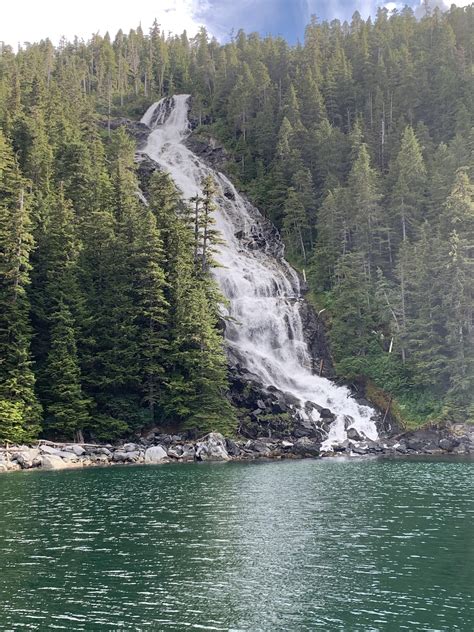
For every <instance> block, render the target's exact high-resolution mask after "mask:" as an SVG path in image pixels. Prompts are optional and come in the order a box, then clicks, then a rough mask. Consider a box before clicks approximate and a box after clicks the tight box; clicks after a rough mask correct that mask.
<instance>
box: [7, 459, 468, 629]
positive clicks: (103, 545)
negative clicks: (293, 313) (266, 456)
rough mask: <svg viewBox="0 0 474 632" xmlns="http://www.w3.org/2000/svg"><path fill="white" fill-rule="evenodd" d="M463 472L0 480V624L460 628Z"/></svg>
mask: <svg viewBox="0 0 474 632" xmlns="http://www.w3.org/2000/svg"><path fill="white" fill-rule="evenodd" d="M473 467H474V465H473V462H472V461H467V460H460V459H454V458H453V459H450V460H436V461H434V460H432V461H429V460H426V459H425V460H414V459H411V460H394V461H389V460H353V461H347V460H335V459H333V460H329V459H326V460H319V461H318V460H315V461H311V460H305V461H288V462H273V463H253V464H241V463H230V464H214V465H211V464H188V465H169V466H157V467H120V468H119V467H116V468H109V469H90V470H84V471H65V472H64V471H63V472H19V473H15V474H8V475H3V476H0V629H1V630H25V629H29V630H41V631H42V630H50V629H51V630H54V629H64V630H99V629H111V630H121V629H124V630H179V631H181V630H187V629H198V630H229V631H234V632H237V631H243V630H252V631H258V630H264V631H276V630H291V631H300V630H301V631H304V630H316V629H321V630H364V631H372V630H383V631H385V630H390V631H391V630H393V631H396V630H430V631H433V630H469V631H471V630H472V629H474V615H473V600H472V597H473V595H472V589H473V585H474V559H473V558H474V555H473V518H474V496H473V487H472V486H473Z"/></svg>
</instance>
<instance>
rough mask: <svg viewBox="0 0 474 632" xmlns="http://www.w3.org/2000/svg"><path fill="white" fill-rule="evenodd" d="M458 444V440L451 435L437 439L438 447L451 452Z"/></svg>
mask: <svg viewBox="0 0 474 632" xmlns="http://www.w3.org/2000/svg"><path fill="white" fill-rule="evenodd" d="M458 445H459V441H458V440H457V439H454V438H453V437H446V438H445V439H440V440H439V447H440V448H441V449H442V450H447V451H448V452H451V451H452V450H453V449H454V448H456V447H457V446H458Z"/></svg>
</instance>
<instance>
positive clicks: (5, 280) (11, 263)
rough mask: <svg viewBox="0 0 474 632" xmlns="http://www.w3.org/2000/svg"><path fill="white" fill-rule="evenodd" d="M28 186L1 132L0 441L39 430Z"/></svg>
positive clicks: (26, 436)
mask: <svg viewBox="0 0 474 632" xmlns="http://www.w3.org/2000/svg"><path fill="white" fill-rule="evenodd" d="M25 187H26V183H25V182H24V181H23V179H22V178H21V176H20V174H19V172H18V166H17V164H16V163H15V160H14V157H13V152H12V150H11V147H9V145H8V143H7V141H6V139H5V137H4V136H3V134H2V133H1V132H0V301H1V309H0V357H1V362H0V413H1V415H2V416H1V418H0V441H6V440H8V441H24V440H27V439H30V438H32V437H33V436H35V434H36V433H37V432H38V430H39V426H38V422H39V421H40V415H41V409H40V406H39V404H38V402H37V399H36V396H35V392H34V385H35V377H34V373H33V367H32V361H31V354H30V347H31V334H32V332H31V326H30V321H29V309H30V305H29V298H28V294H27V289H28V286H29V283H30V254H31V251H32V249H33V246H34V243H33V237H32V235H31V221H30V217H29V212H28V206H27V200H26V195H25Z"/></svg>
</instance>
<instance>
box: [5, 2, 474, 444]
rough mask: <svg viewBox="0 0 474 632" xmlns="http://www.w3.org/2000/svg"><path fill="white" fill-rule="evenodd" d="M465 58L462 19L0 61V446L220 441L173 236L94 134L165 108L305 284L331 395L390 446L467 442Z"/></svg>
mask: <svg viewBox="0 0 474 632" xmlns="http://www.w3.org/2000/svg"><path fill="white" fill-rule="evenodd" d="M473 53H474V8H473V7H472V6H471V7H466V8H464V9H462V8H455V7H452V8H451V10H450V11H449V12H447V13H444V14H442V13H441V12H439V11H438V10H434V11H433V13H432V14H431V13H430V14H428V15H426V16H425V17H424V18H423V19H421V20H420V21H417V20H416V19H415V17H414V14H413V12H412V11H411V10H409V9H404V10H403V11H402V12H400V13H395V14H393V15H392V16H390V17H388V14H387V11H386V10H379V12H378V14H377V17H376V19H375V20H374V21H373V22H371V21H370V20H368V21H363V20H362V19H361V18H360V16H359V15H358V14H355V15H354V17H353V20H352V22H351V23H350V24H346V23H344V24H341V23H340V22H338V21H334V22H331V23H330V24H328V23H322V24H319V23H318V22H317V20H316V19H314V20H313V21H312V22H311V24H310V25H309V26H308V27H307V30H306V34H305V40H304V44H301V45H297V46H295V47H290V46H289V45H288V44H287V43H286V42H285V41H284V40H282V39H280V38H272V37H268V38H265V39H262V38H260V37H259V36H258V35H256V34H251V35H248V36H247V35H245V34H244V33H242V32H239V33H237V35H236V37H235V38H234V39H233V41H232V42H230V43H227V44H224V45H221V44H219V43H218V42H216V41H215V40H212V39H210V38H209V37H208V35H207V34H206V32H205V31H204V30H202V31H201V32H200V33H199V34H198V35H197V36H196V37H195V38H193V39H191V40H189V39H188V38H187V36H186V35H185V34H183V35H182V36H167V35H166V34H164V33H162V32H161V30H160V28H159V26H158V25H157V24H155V25H153V27H152V28H151V30H150V31H149V32H148V33H145V32H144V31H143V30H142V29H141V28H138V29H137V30H134V31H131V32H130V33H128V34H124V33H122V32H119V33H118V34H117V35H116V36H115V38H114V39H112V38H111V37H109V36H108V35H106V36H105V37H100V36H98V35H94V36H93V37H92V39H91V40H90V41H89V42H83V41H74V42H62V43H61V44H60V45H59V46H58V47H57V48H55V47H53V45H52V44H51V43H50V42H49V41H43V42H41V43H39V44H31V45H27V46H25V48H24V49H22V50H20V51H19V52H18V53H14V52H13V51H12V50H11V49H10V48H9V47H4V48H3V49H2V52H1V56H0V128H1V131H0V213H1V226H0V230H1V232H0V244H1V255H2V258H1V260H0V283H1V294H0V301H1V314H0V357H1V364H0V379H1V384H0V416H1V421H0V440H5V439H16V440H19V439H27V438H28V437H31V436H33V435H34V434H36V433H38V432H39V431H40V430H41V429H42V432H43V433H44V434H47V435H51V434H57V435H60V436H69V437H72V436H74V435H76V436H80V433H83V434H84V433H85V434H88V435H90V436H95V437H96V438H109V437H113V436H117V435H120V434H123V433H126V432H127V431H131V430H135V429H138V428H140V427H142V426H145V425H148V424H151V423H155V422H157V421H173V422H175V423H178V424H180V425H188V426H189V427H199V428H203V429H204V428H208V427H218V426H219V425H220V427H225V426H227V427H230V426H231V425H232V412H231V410H230V409H229V405H228V403H227V400H226V399H225V397H224V392H225V389H226V367H225V355H224V352H223V347H222V339H221V334H220V333H219V331H218V304H219V301H220V300H221V299H220V297H219V295H218V292H217V290H216V288H215V286H214V284H213V282H212V280H211V278H210V274H209V266H208V265H204V266H203V265H202V261H203V257H202V255H203V252H202V243H199V244H198V247H197V250H196V243H195V241H194V226H193V223H192V217H190V214H189V211H188V210H187V209H186V207H185V206H184V205H183V203H182V201H181V200H180V199H179V196H178V194H177V192H176V190H175V189H174V187H173V185H172V183H171V182H170V181H169V180H168V178H167V177H166V176H163V175H160V174H155V176H154V179H153V182H152V186H151V197H150V205H149V206H145V205H144V204H143V203H142V202H140V200H139V198H138V196H137V188H138V183H137V176H136V172H135V167H134V164H133V156H134V146H133V142H132V141H131V140H130V138H129V137H128V136H127V134H126V133H125V132H124V131H123V129H119V130H118V131H115V132H112V131H111V130H110V125H108V123H110V121H111V120H112V119H113V118H114V117H117V116H130V117H135V118H137V117H139V116H140V115H141V114H142V113H143V111H144V109H145V108H146V107H147V106H148V105H149V104H150V103H151V102H152V101H154V100H157V99H158V98H160V97H162V96H166V95H169V94H173V93H178V92H186V93H190V94H192V95H193V116H194V118H195V120H196V121H197V123H198V125H199V127H198V129H197V130H196V133H197V134H200V135H202V136H204V137H207V136H213V137H215V138H217V139H218V140H220V141H221V143H223V145H224V146H225V147H226V148H227V150H228V155H229V161H228V164H227V165H226V168H227V171H228V172H229V173H230V174H231V176H232V177H233V179H234V181H235V182H236V183H237V184H238V185H239V186H240V188H241V189H243V190H244V191H246V192H247V193H248V195H249V196H250V198H251V199H252V200H253V201H254V202H255V203H256V204H257V205H258V206H259V207H260V208H261V209H262V210H263V211H264V212H265V213H266V214H267V215H268V216H269V217H270V218H271V219H272V221H273V222H274V223H275V224H276V225H277V226H278V228H279V229H280V230H281V231H282V234H283V236H284V239H285V241H286V244H287V253H288V256H289V258H290V259H291V261H292V262H293V263H294V264H295V265H297V266H299V267H301V268H304V269H305V272H306V275H307V278H308V281H309V283H310V286H311V289H312V292H311V296H312V300H313V301H314V302H315V304H316V305H317V307H318V309H319V310H323V309H324V310H325V311H324V312H323V314H324V317H325V318H326V321H327V325H328V328H329V335H330V340H331V345H332V351H333V354H334V358H335V361H336V367H337V370H338V373H339V375H340V376H341V377H344V378H347V379H351V380H353V379H356V378H357V379H363V380H364V381H367V380H369V381H368V387H369V394H371V395H372V396H373V398H374V399H375V400H377V401H379V403H383V404H384V405H385V404H386V402H387V401H390V400H391V398H393V399H394V403H393V404H392V406H393V410H394V412H395V413H396V414H399V415H400V417H401V418H403V419H404V420H405V421H407V422H410V423H422V422H424V421H429V420H436V419H444V420H462V421H465V420H466V419H472V418H473V417H474V411H473V393H474V367H473V364H474V349H473V347H474V334H473V331H474V314H473V312H474V296H473V295H474V266H473V261H474V206H473V188H472V184H471V183H472V179H473V177H474V161H473V152H474V131H473V127H472V125H473V120H472V119H473V112H474V110H473V85H474V84H473V67H474V66H473V64H474V59H473ZM99 123H101V124H99ZM200 204H201V208H202V209H204V210H205V207H206V204H212V191H209V198H208V200H207V201H201V202H200ZM205 215H206V213H205V212H204V211H203V213H202V217H204V216H205ZM203 221H204V220H202V219H200V220H199V222H198V224H199V226H198V232H199V234H201V233H202V231H203V230H204V226H203ZM196 253H197V254H196Z"/></svg>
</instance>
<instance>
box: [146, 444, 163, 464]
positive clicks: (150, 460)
mask: <svg viewBox="0 0 474 632" xmlns="http://www.w3.org/2000/svg"><path fill="white" fill-rule="evenodd" d="M167 461H168V454H167V453H166V450H165V449H164V448H163V447H162V446H161V445H154V446H152V447H151V448H147V449H146V450H145V463H147V464H148V465H154V464H156V463H166V462H167Z"/></svg>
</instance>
